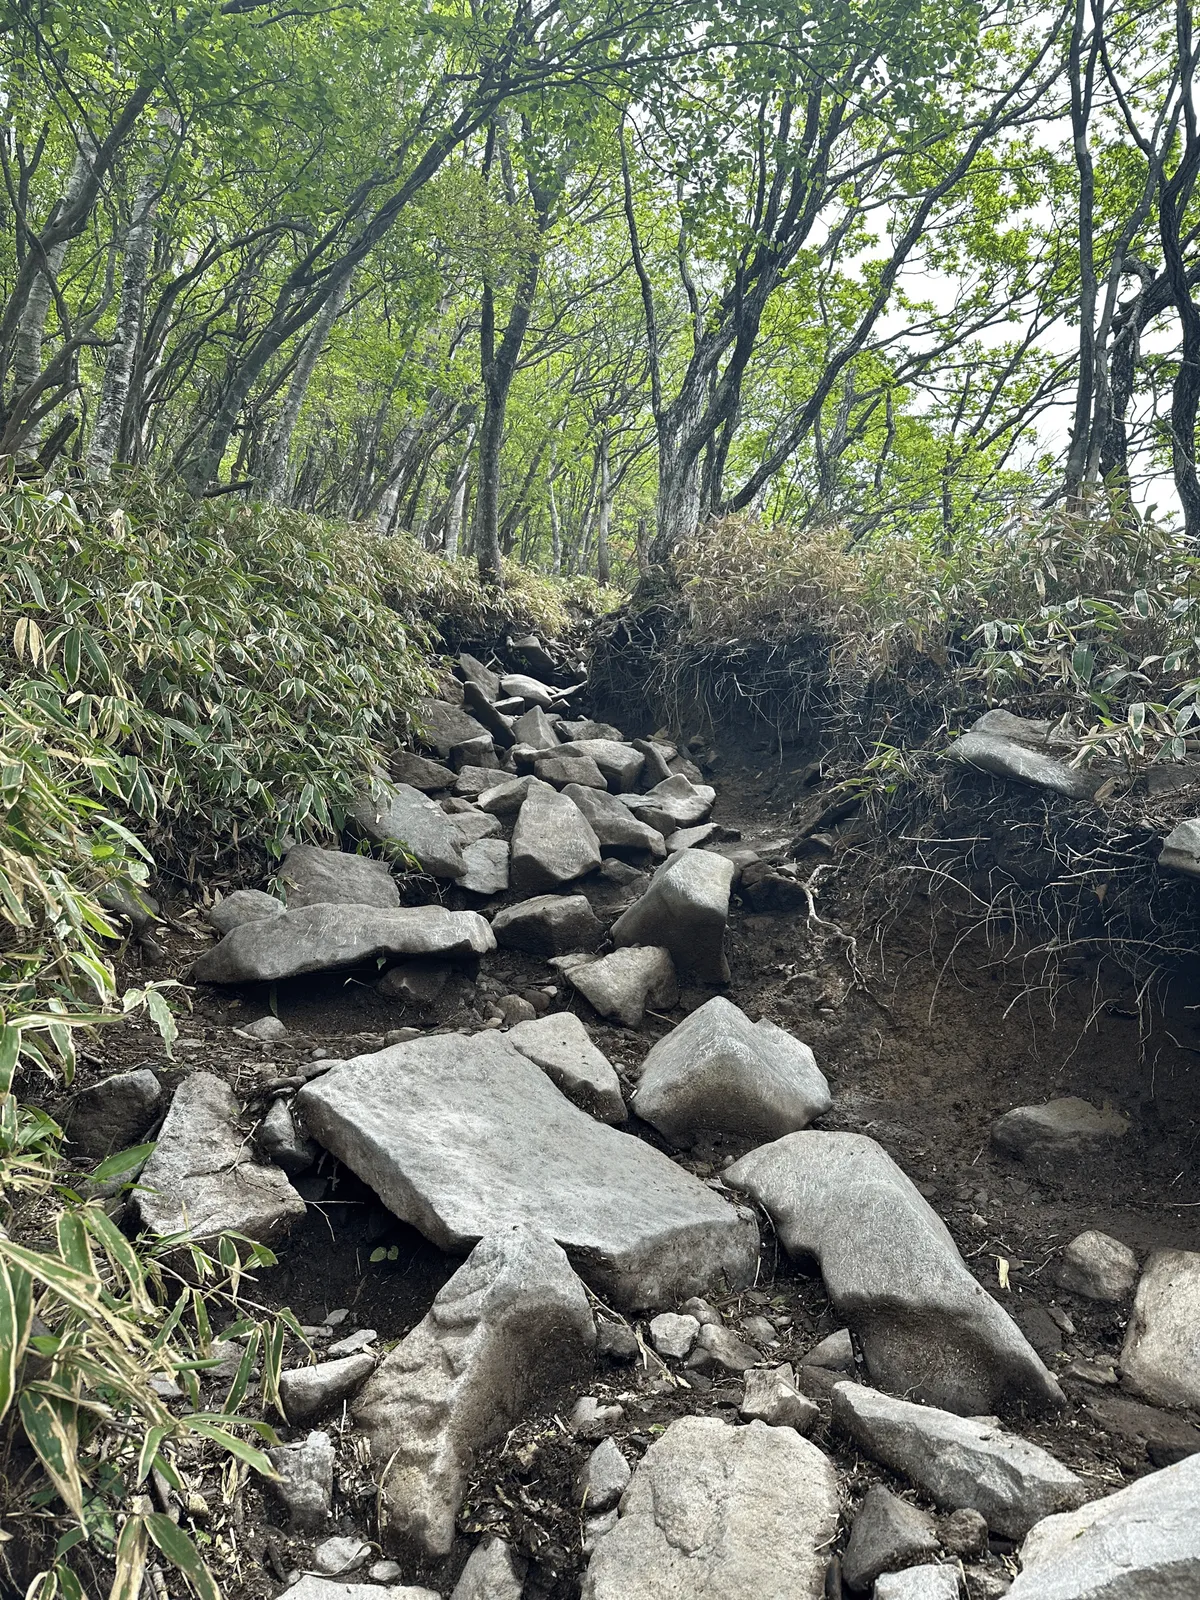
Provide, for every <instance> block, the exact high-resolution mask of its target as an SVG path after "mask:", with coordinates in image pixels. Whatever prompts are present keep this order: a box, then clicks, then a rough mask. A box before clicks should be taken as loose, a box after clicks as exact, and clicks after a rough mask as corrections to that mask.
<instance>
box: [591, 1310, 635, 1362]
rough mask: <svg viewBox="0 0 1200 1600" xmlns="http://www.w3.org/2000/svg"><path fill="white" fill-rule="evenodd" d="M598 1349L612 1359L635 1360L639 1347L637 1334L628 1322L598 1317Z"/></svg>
mask: <svg viewBox="0 0 1200 1600" xmlns="http://www.w3.org/2000/svg"><path fill="white" fill-rule="evenodd" d="M596 1349H597V1351H598V1353H599V1354H600V1355H602V1356H607V1357H608V1359H609V1360H610V1361H634V1360H636V1359H637V1354H638V1349H639V1345H638V1342H637V1334H636V1333H634V1331H633V1329H632V1328H631V1327H630V1326H629V1324H628V1323H627V1322H610V1321H609V1320H608V1319H607V1318H597V1321H596Z"/></svg>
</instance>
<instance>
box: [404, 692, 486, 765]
mask: <svg viewBox="0 0 1200 1600" xmlns="http://www.w3.org/2000/svg"><path fill="white" fill-rule="evenodd" d="M417 720H418V722H419V724H420V727H421V743H422V744H425V745H428V747H429V748H430V749H431V750H436V751H437V753H438V755H439V756H441V758H442V760H443V761H445V760H447V759H448V758H449V755H450V752H451V750H453V749H454V747H455V745H459V744H463V743H464V742H465V741H467V740H469V739H478V738H479V737H480V736H481V735H486V733H487V729H486V728H485V727H484V726H483V724H482V723H480V722H476V720H475V718H474V717H472V716H470V715H468V713H467V712H465V711H464V710H463V708H462V707H461V706H452V705H450V704H448V703H447V702H446V701H445V700H422V701H421V702H420V704H419V705H418V707H417Z"/></svg>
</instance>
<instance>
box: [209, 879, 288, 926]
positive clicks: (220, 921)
mask: <svg viewBox="0 0 1200 1600" xmlns="http://www.w3.org/2000/svg"><path fill="white" fill-rule="evenodd" d="M284 909H285V907H284V904H283V901H282V900H276V898H275V896H274V895H273V894H264V892H263V891H262V890H261V889H235V890H234V891H233V893H232V894H227V895H225V896H224V897H223V898H222V899H220V900H218V901H217V903H216V905H215V906H212V907H210V908H209V910H208V911H207V912H206V913H205V920H206V921H207V922H208V925H209V927H210V928H213V929H215V930H216V932H217V933H232V932H233V930H234V929H235V928H240V927H241V925H242V923H243V922H262V921H264V920H265V919H266V918H267V917H277V916H279V915H280V914H281V913H282V912H283V911H284Z"/></svg>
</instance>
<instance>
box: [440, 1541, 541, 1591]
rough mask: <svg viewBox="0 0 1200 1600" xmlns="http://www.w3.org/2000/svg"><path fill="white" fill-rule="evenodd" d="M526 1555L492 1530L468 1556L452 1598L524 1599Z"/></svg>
mask: <svg viewBox="0 0 1200 1600" xmlns="http://www.w3.org/2000/svg"><path fill="white" fill-rule="evenodd" d="M525 1566H526V1563H525V1559H524V1557H523V1556H519V1555H518V1554H517V1552H516V1551H515V1550H514V1549H512V1547H511V1546H510V1545H507V1544H505V1542H504V1540H503V1539H499V1538H497V1537H496V1535H495V1534H494V1533H489V1534H487V1535H485V1536H484V1538H482V1539H481V1540H480V1541H479V1543H478V1544H477V1545H476V1546H475V1548H474V1550H472V1551H471V1554H470V1555H469V1556H468V1558H467V1564H466V1566H465V1567H464V1568H463V1569H462V1576H461V1577H460V1578H459V1580H458V1582H457V1583H456V1584H455V1585H454V1592H453V1594H451V1596H450V1600H521V1591H522V1589H523V1588H524V1584H525Z"/></svg>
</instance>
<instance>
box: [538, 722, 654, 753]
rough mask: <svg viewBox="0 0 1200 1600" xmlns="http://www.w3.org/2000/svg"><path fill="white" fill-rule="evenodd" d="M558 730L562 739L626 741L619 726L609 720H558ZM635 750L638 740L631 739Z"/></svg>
mask: <svg viewBox="0 0 1200 1600" xmlns="http://www.w3.org/2000/svg"><path fill="white" fill-rule="evenodd" d="M558 731H559V733H561V734H562V736H563V738H564V739H571V740H575V739H611V740H613V741H615V742H616V743H617V744H625V743H626V742H627V741H626V739H625V735H624V734H623V733H622V732H621V730H620V728H614V727H613V725H612V723H611V722H593V721H592V720H591V718H590V717H580V718H578V719H577V720H576V721H574V722H560V723H559V724H558ZM632 743H633V747H634V749H635V750H636V749H637V747H638V741H637V740H636V739H635V740H633V741H632Z"/></svg>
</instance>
